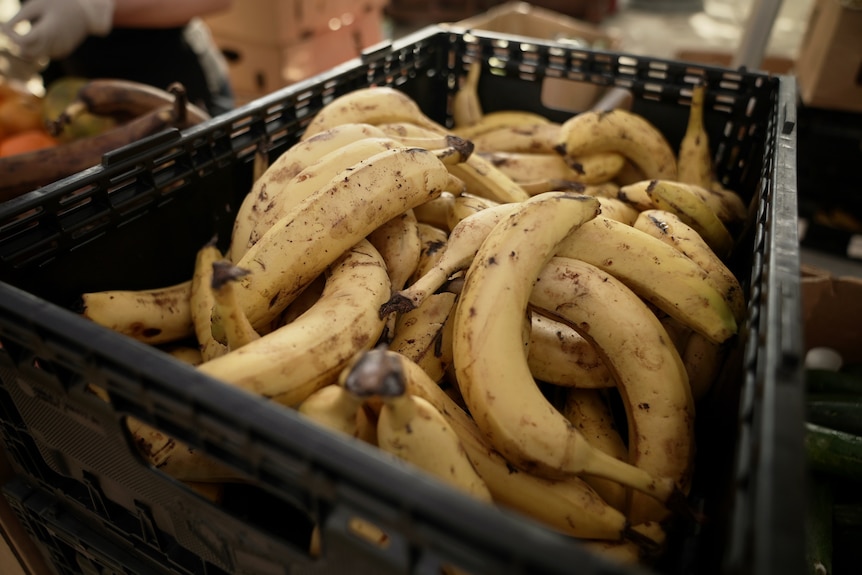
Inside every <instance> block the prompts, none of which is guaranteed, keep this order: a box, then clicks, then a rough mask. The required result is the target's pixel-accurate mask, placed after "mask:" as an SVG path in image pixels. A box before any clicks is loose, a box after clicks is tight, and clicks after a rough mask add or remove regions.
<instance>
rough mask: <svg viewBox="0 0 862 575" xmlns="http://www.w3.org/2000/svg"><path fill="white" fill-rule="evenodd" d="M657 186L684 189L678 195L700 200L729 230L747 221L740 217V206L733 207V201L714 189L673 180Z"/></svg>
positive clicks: (657, 183)
mask: <svg viewBox="0 0 862 575" xmlns="http://www.w3.org/2000/svg"><path fill="white" fill-rule="evenodd" d="M657 185H661V186H665V187H671V188H682V189H681V190H679V191H678V193H680V194H685V195H688V194H691V195H693V196H696V197H698V198H700V200H701V201H703V203H705V204H706V205H707V206H709V209H711V210H712V211H713V212H715V215H716V216H717V217H718V219H719V220H721V223H723V224H724V225H725V226H727V227H728V228H730V227H736V226H739V225H740V224H741V223H742V222H743V221H744V220H745V216H744V215H743V216H742V217H741V218H740V217H739V205H738V204H737V205H731V203H732V202H733V200H732V199H730V198H729V197H728V196H726V195H725V194H722V193H721V192H716V191H713V190H712V188H704V187H701V186H698V185H695V184H686V183H683V182H676V181H672V180H659V181H657V182H656V183H655V184H654V186H657ZM734 195H735V194H734Z"/></svg>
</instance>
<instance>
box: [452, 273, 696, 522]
mask: <svg viewBox="0 0 862 575" xmlns="http://www.w3.org/2000/svg"><path fill="white" fill-rule="evenodd" d="M462 297H463V294H462ZM530 304H531V305H532V306H534V310H535V312H536V313H546V314H548V315H551V317H554V318H556V319H558V320H559V321H564V322H566V323H568V324H569V325H571V326H572V327H574V328H575V329H577V330H578V331H579V332H580V333H581V335H583V336H584V337H585V338H587V339H589V340H590V341H591V342H592V343H593V345H594V346H595V348H596V350H597V351H598V352H599V354H600V355H601V357H602V359H603V360H604V361H605V363H606V364H607V366H608V367H609V368H610V370H611V371H612V372H613V373H614V375H615V378H616V381H617V389H618V390H619V392H620V395H621V397H622V400H623V404H624V406H625V411H626V420H627V424H628V443H627V445H628V450H629V459H628V461H629V464H630V465H632V466H634V467H636V468H637V469H638V470H640V471H641V472H644V473H646V474H647V475H648V476H650V477H657V478H663V479H664V480H670V481H671V482H672V483H673V484H675V485H676V486H677V487H678V488H679V489H681V490H683V491H685V490H687V489H688V486H689V484H690V480H691V473H692V467H693V463H694V450H695V444H694V416H695V413H694V400H693V398H692V394H691V387H690V385H689V382H688V375H687V373H686V371H685V367H684V366H683V364H682V359H681V358H680V356H679V353H678V352H677V351H676V348H675V347H674V346H673V344H672V343H671V342H670V340H669V338H668V335H667V332H666V331H665V329H664V327H662V324H661V323H660V322H659V320H658V318H657V317H656V316H655V314H654V313H653V312H652V311H651V310H650V309H649V307H648V306H647V305H646V304H645V303H644V302H643V300H641V299H640V297H638V296H637V295H636V294H635V293H634V292H633V291H631V290H630V289H629V288H627V287H626V286H625V285H624V284H623V283H622V282H621V281H619V280H617V279H616V278H615V277H614V276H612V275H610V274H609V273H607V272H604V271H602V270H600V269H599V268H597V267H595V266H593V265H590V264H588V263H586V262H583V261H579V260H575V259H572V258H565V257H554V258H552V259H551V261H550V262H549V263H548V264H547V265H546V266H545V268H544V269H543V270H542V271H541V273H540V274H539V275H538V279H537V281H536V284H535V288H534V289H533V290H532V293H531V294H530ZM457 357H458V356H457V355H456V366H457ZM499 395H500V392H497V394H496V396H497V397H499ZM623 483H624V482H623ZM630 487H634V486H631V485H630ZM665 498H666V497H662V496H660V495H658V493H656V492H652V493H650V492H649V491H648V490H640V489H639V490H637V491H635V492H632V493H631V499H630V502H629V510H628V517H629V519H630V520H631V521H632V522H633V523H642V522H644V521H653V520H655V521H660V520H662V519H664V518H666V517H667V516H668V509H667V508H666V507H665V506H663V505H662V504H661V503H660V501H661V500H662V499H665Z"/></svg>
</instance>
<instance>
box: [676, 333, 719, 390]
mask: <svg viewBox="0 0 862 575" xmlns="http://www.w3.org/2000/svg"><path fill="white" fill-rule="evenodd" d="M681 355H682V363H683V365H685V370H686V372H687V373H688V381H689V383H690V385H691V393H692V395H693V396H694V400H695V401H696V402H697V401H701V400H702V399H703V398H704V397H705V396H706V394H707V393H709V390H710V389H711V388H712V384H713V383H714V382H715V380H716V379H717V378H718V374H719V372H720V371H721V367H722V365H724V360H725V358H726V357H727V346H724V345H721V344H717V343H715V342H712V341H709V340H708V339H706V338H705V337H703V336H702V335H700V334H698V333H694V334H692V335H691V337H690V338H688V341H686V345H685V348H684V349H683V351H682V354H681Z"/></svg>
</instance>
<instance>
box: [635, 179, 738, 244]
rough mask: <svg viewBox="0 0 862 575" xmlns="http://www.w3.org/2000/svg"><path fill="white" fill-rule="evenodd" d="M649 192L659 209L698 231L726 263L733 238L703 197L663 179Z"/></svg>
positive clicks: (651, 187)
mask: <svg viewBox="0 0 862 575" xmlns="http://www.w3.org/2000/svg"><path fill="white" fill-rule="evenodd" d="M646 192H647V195H649V197H650V199H651V200H652V201H653V204H654V205H655V207H656V208H658V209H660V210H665V211H667V212H671V213H672V214H676V215H677V216H678V217H679V219H680V220H682V221H683V222H685V223H686V224H688V225H689V226H691V227H692V228H694V230H695V231H697V233H698V234H700V237H702V238H703V240H704V241H705V242H706V243H707V245H709V247H710V248H712V251H713V252H715V255H717V256H718V257H719V258H721V259H722V260H725V259H726V258H727V257H728V256H729V255H730V253H731V251H733V245H734V240H733V236H731V235H730V232H729V231H728V229H727V226H725V225H724V224H723V223H722V221H721V219H719V217H718V215H717V214H716V213H715V211H714V210H713V209H712V208H711V207H710V206H709V204H707V203H706V202H705V201H704V199H703V198H702V197H700V196H698V195H697V194H695V193H693V192H692V191H691V190H690V189H687V188H684V187H681V186H672V185H667V184H666V183H664V182H663V181H661V180H658V181H656V182H654V185H651V186H649V187H647V190H646Z"/></svg>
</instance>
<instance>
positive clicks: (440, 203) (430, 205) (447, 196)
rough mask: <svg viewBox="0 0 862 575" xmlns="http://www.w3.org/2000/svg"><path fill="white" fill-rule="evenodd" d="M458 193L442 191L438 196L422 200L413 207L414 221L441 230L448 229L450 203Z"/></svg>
mask: <svg viewBox="0 0 862 575" xmlns="http://www.w3.org/2000/svg"><path fill="white" fill-rule="evenodd" d="M459 195H461V194H460V193H459V194H456V193H454V191H453V192H446V191H444V192H443V193H442V194H440V195H439V196H437V197H435V198H432V199H430V200H428V201H426V202H422V203H421V204H418V205H417V206H415V207H414V208H413V214H414V215H415V216H416V221H417V222H418V223H420V224H426V225H429V226H434V227H437V228H440V229H441V230H446V231H449V224H448V223H447V220H448V218H449V211H450V210H451V209H452V204H453V203H454V202H455V198H456V197H458V196H459Z"/></svg>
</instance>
